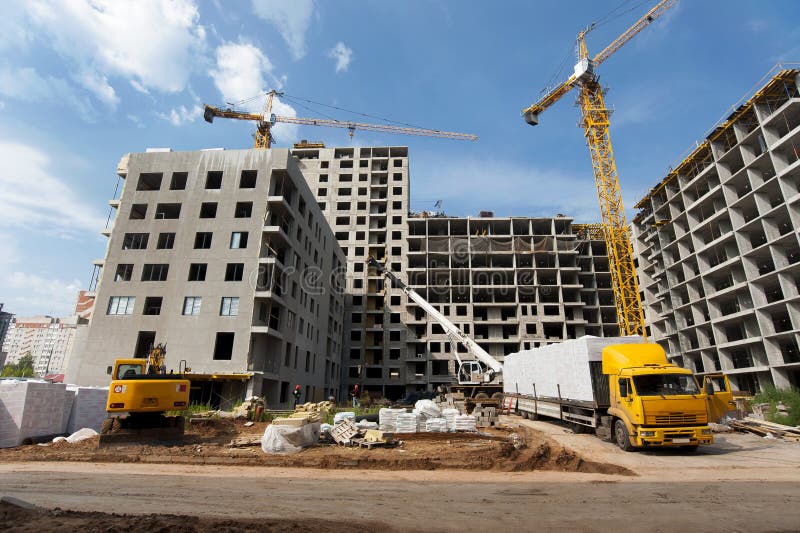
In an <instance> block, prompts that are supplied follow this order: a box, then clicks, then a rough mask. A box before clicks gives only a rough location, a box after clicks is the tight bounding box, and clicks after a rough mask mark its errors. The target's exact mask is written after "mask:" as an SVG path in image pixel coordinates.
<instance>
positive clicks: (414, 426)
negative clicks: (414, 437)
mask: <svg viewBox="0 0 800 533" xmlns="http://www.w3.org/2000/svg"><path fill="white" fill-rule="evenodd" d="M418 429H419V417H418V416H417V415H415V414H414V413H401V414H399V415H397V429H396V430H395V433H416V432H417V430H418Z"/></svg>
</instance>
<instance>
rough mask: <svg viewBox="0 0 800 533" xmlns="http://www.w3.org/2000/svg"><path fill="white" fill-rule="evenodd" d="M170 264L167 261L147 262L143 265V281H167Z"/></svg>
mask: <svg viewBox="0 0 800 533" xmlns="http://www.w3.org/2000/svg"><path fill="white" fill-rule="evenodd" d="M168 274H169V265H168V264H165V263H155V264H145V265H144V266H143V267H142V281H166V280H167V275H168Z"/></svg>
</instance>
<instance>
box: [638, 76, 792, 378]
mask: <svg viewBox="0 0 800 533" xmlns="http://www.w3.org/2000/svg"><path fill="white" fill-rule="evenodd" d="M799 75H800V71H798V70H780V71H778V72H777V73H775V75H774V76H772V77H771V78H770V79H769V80H768V82H767V83H766V84H765V85H764V86H762V87H761V88H760V89H758V91H757V92H756V93H755V95H753V96H752V97H750V98H749V99H747V100H746V101H743V102H739V103H737V104H736V106H735V109H736V110H735V111H734V112H733V113H732V114H731V115H730V116H728V117H727V118H726V119H725V120H724V121H722V122H721V123H720V124H718V125H716V126H715V127H714V129H713V131H712V132H711V133H710V134H709V135H708V136H707V137H706V138H705V140H704V141H703V142H702V143H699V144H698V146H697V147H696V148H695V149H694V150H693V151H692V152H691V154H690V155H689V156H688V157H686V158H685V159H684V160H683V161H682V162H681V163H680V164H679V165H677V166H676V167H675V168H674V170H671V171H670V173H669V174H668V175H667V176H666V177H665V178H664V179H663V180H662V181H661V182H660V183H659V184H658V185H657V186H656V187H654V188H653V189H652V190H651V191H650V192H649V193H648V194H647V196H646V197H645V198H644V199H642V200H641V201H640V202H639V203H638V204H637V206H636V207H637V208H639V212H638V214H637V215H636V217H635V218H634V223H633V233H634V240H635V243H634V244H635V249H636V254H637V260H638V265H639V269H638V270H639V279H640V286H641V288H642V291H643V295H644V303H645V312H646V316H647V319H648V322H649V325H650V330H651V332H652V337H653V339H654V340H656V341H657V342H659V343H661V344H662V345H663V346H664V348H665V349H666V350H667V352H668V353H669V355H670V356H671V357H672V358H674V359H675V360H677V361H678V362H679V363H681V364H682V365H684V366H687V367H689V368H691V369H692V370H694V371H696V372H698V373H700V374H702V373H708V372H717V371H722V372H725V373H726V374H728V375H729V376H730V378H731V380H732V381H733V383H734V385H735V386H736V387H738V388H739V389H741V390H746V391H750V392H756V391H758V390H760V389H763V388H764V387H766V386H769V385H773V384H774V385H776V386H778V387H784V388H785V387H789V386H794V387H800V349H798V346H799V345H800V240H798V231H797V228H799V227H800V87H799V83H800V79H799V78H798V76H799Z"/></svg>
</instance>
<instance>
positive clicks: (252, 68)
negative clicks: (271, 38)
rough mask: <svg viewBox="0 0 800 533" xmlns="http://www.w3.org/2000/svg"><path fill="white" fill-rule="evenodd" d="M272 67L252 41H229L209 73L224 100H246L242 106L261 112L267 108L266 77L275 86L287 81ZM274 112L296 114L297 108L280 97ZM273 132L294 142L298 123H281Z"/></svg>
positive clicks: (276, 99)
mask: <svg viewBox="0 0 800 533" xmlns="http://www.w3.org/2000/svg"><path fill="white" fill-rule="evenodd" d="M272 68H273V67H272V63H271V62H270V60H269V58H268V57H267V56H266V55H264V53H263V52H262V51H261V50H260V49H258V48H256V47H255V46H253V45H252V44H250V43H246V42H239V43H226V44H223V45H221V46H220V47H219V48H217V53H216V66H215V68H213V69H212V70H211V71H210V72H209V75H210V76H211V78H212V79H213V80H214V85H216V87H217V90H219V92H220V95H221V96H222V99H223V100H224V101H226V102H232V103H236V102H240V101H242V100H246V99H247V102H245V103H244V104H243V105H241V106H240V109H242V110H244V111H249V112H252V113H260V112H261V111H262V110H263V109H264V102H265V98H266V92H265V89H266V85H267V81H266V79H267V78H270V80H271V81H272V83H273V84H275V85H278V84H279V83H280V82H281V81H285V77H283V78H281V79H276V78H275V76H274V75H273V74H272ZM259 95H260V96H259ZM253 97H257V98H253ZM272 112H273V113H275V114H276V115H283V116H290V117H296V116H297V112H296V111H295V110H294V108H293V107H292V106H290V105H288V104H286V103H284V102H281V101H280V99H279V98H275V99H274V100H273V104H272ZM272 133H273V135H274V136H275V137H276V139H279V138H280V139H283V141H286V142H289V141H293V140H294V139H296V138H297V126H296V125H294V124H283V123H279V124H277V125H276V126H275V127H274V128H273V129H272Z"/></svg>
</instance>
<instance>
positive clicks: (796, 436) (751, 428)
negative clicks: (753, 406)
mask: <svg viewBox="0 0 800 533" xmlns="http://www.w3.org/2000/svg"><path fill="white" fill-rule="evenodd" d="M728 426H730V427H732V428H733V429H735V430H736V431H744V432H747V433H754V434H756V435H759V436H761V437H767V436H771V437H775V438H780V439H785V440H792V441H795V442H800V427H792V426H785V425H783V424H776V423H775V422H767V421H766V420H758V419H756V418H752V417H747V418H745V419H744V420H731V421H729V422H728Z"/></svg>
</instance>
